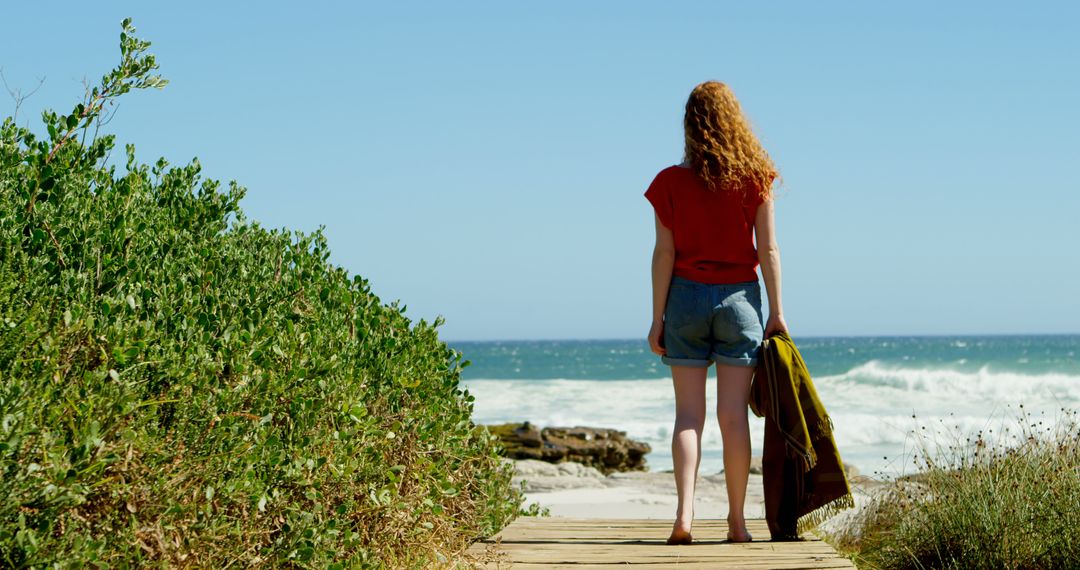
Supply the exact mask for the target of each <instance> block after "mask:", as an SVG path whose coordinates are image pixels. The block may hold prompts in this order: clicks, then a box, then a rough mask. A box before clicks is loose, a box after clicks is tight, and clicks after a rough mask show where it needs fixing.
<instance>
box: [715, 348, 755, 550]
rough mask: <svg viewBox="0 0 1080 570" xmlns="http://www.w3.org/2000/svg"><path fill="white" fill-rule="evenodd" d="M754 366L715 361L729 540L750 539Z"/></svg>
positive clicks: (717, 407) (717, 408)
mask: <svg viewBox="0 0 1080 570" xmlns="http://www.w3.org/2000/svg"><path fill="white" fill-rule="evenodd" d="M753 374H754V369H753V368H751V367H745V366H727V365H723V364H717V365H716V419H717V421H719V422H720V435H721V436H722V437H723V440H724V482H725V483H726V484H727V494H728V518H727V520H728V540H731V541H734V542H744V541H747V540H750V538H751V537H750V533H749V532H747V531H746V517H745V516H744V514H743V506H744V504H745V502H746V485H747V482H748V480H749V477H750V422H749V418H748V417H747V414H746V411H747V406H748V404H749V401H750V379H751V378H752V377H753Z"/></svg>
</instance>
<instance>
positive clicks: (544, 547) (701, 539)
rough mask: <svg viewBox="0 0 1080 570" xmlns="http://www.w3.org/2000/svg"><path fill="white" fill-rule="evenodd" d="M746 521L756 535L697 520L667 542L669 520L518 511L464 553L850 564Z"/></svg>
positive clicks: (693, 563) (689, 564) (749, 565)
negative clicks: (741, 539) (734, 539)
mask: <svg viewBox="0 0 1080 570" xmlns="http://www.w3.org/2000/svg"><path fill="white" fill-rule="evenodd" d="M747 527H748V528H749V530H750V534H751V535H753V536H754V541H753V542H748V543H728V542H725V541H724V539H725V537H726V536H727V523H726V522H725V521H723V520H710V519H706V520H701V519H699V520H697V521H694V530H693V535H694V544H691V545H688V546H668V545H666V544H664V540H665V539H667V536H668V534H669V533H670V531H671V521H669V520H661V519H574V518H563V517H519V518H518V519H517V520H515V521H514V522H513V523H511V524H510V525H509V526H507V527H506V528H505V529H503V530H502V532H500V533H499V534H497V535H495V536H494V537H491V538H489V539H487V540H484V541H481V542H478V543H476V544H474V545H473V546H472V548H470V549H469V553H470V554H471V555H475V556H476V557H477V558H478V559H481V560H484V561H485V562H484V563H483V564H481V565H480V566H479V567H481V568H526V569H535V568H573V569H574V570H583V569H586V568H611V567H613V566H635V565H636V566H641V567H643V568H656V569H660V568H710V569H714V570H723V569H727V568H732V569H734V568H740V569H742V568H746V569H766V568H777V569H795V568H799V569H803V568H807V569H809V568H855V566H854V565H853V564H852V563H851V561H850V560H848V559H847V558H843V557H841V556H840V555H839V554H837V552H836V551H835V550H833V548H832V547H831V546H829V545H828V544H826V543H825V542H822V541H821V540H820V539H818V538H816V537H814V536H813V535H807V536H806V538H807V540H804V541H799V542H769V528H768V527H767V526H766V524H765V521H764V520H762V519H754V520H749V521H747Z"/></svg>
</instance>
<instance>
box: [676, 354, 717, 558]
mask: <svg viewBox="0 0 1080 570" xmlns="http://www.w3.org/2000/svg"><path fill="white" fill-rule="evenodd" d="M708 371H709V369H708V368H692V367H688V366H672V367H671V377H672V382H673V383H674V385H675V429H674V430H673V432H672V434H671V458H672V462H673V463H674V464H675V490H676V492H677V493H678V494H679V506H678V509H677V510H676V512H675V524H674V526H673V528H672V530H671V537H670V538H668V542H669V543H689V540H690V527H691V525H692V524H693V522H694V486H695V484H696V483H697V473H698V466H699V465H700V464H701V432H702V431H703V430H704V429H705V377H706V375H707V374H708Z"/></svg>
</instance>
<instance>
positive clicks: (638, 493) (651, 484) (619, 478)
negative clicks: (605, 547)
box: [514, 459, 765, 520]
mask: <svg viewBox="0 0 1080 570" xmlns="http://www.w3.org/2000/svg"><path fill="white" fill-rule="evenodd" d="M515 471H516V473H517V475H516V477H515V478H514V482H515V484H517V482H518V481H525V497H526V500H525V505H526V506H528V505H529V504H531V503H534V502H536V503H539V504H540V506H542V507H547V508H548V509H549V510H550V513H551V515H552V516H557V517H581V518H650V519H672V520H674V518H675V509H676V505H677V503H678V495H677V494H676V492H675V477H674V475H673V474H672V473H664V472H647V471H635V472H629V473H612V474H611V475H608V476H606V477H605V476H604V475H603V474H602V473H600V472H599V471H597V470H596V469H594V468H592V467H585V466H583V465H581V464H579V463H559V464H551V463H546V462H543V461H536V460H531V459H526V460H519V461H516V462H515ZM727 513H728V499H727V487H726V486H725V483H724V475H723V474H710V475H699V476H698V481H697V486H696V491H695V493H694V517H695V518H701V519H714V518H725V517H727ZM744 513H745V515H746V517H747V518H764V516H765V498H764V495H763V491H762V486H761V476H760V475H750V481H749V485H748V488H747V496H746V502H745V504H744Z"/></svg>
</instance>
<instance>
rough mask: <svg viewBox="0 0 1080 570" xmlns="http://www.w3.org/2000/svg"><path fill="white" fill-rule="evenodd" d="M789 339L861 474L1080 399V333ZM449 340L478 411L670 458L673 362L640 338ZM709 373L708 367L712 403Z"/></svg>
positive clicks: (1045, 423)
mask: <svg viewBox="0 0 1080 570" xmlns="http://www.w3.org/2000/svg"><path fill="white" fill-rule="evenodd" d="M794 340H795V343H796V346H797V347H798V348H799V351H800V352H801V353H802V355H803V358H804V360H805V361H806V364H807V366H808V368H809V369H810V373H811V376H812V377H813V380H814V384H815V386H816V388H817V390H818V395H819V396H820V398H821V400H822V403H823V404H824V405H825V408H826V410H827V411H828V412H829V415H830V416H831V417H832V419H833V424H834V427H835V438H836V443H837V446H838V447H839V450H840V454H841V457H842V458H843V460H844V461H845V462H847V463H851V464H853V465H855V466H856V467H858V468H859V470H860V472H861V473H862V474H864V475H872V476H877V477H881V478H891V477H895V476H897V475H900V474H903V473H911V472H913V471H915V470H916V467H917V465H916V463H915V458H916V450H918V449H919V448H921V447H923V446H929V447H930V448H931V449H933V448H934V447H935V446H939V445H940V446H945V447H947V446H948V445H956V444H957V443H958V442H959V443H962V442H964V441H965V438H967V437H972V436H973V435H974V434H976V433H978V432H980V431H982V432H983V435H984V437H987V438H990V439H991V440H995V438H1000V439H997V441H1004V442H1006V443H1007V440H1008V438H1009V437H1013V438H1015V437H1016V434H1017V433H1019V432H1020V431H1021V430H1020V427H1021V423H1023V424H1024V425H1028V426H1031V429H1033V430H1036V431H1039V430H1043V431H1045V430H1048V429H1049V430H1052V429H1054V428H1055V426H1058V425H1060V422H1062V418H1063V417H1064V416H1063V414H1064V412H1063V411H1069V412H1070V413H1075V412H1076V411H1077V410H1078V409H1080V356H1078V355H1080V335H1047V336H912V337H900V336H897V337H836V338H829V337H817V338H809V337H808V338H797V337H796V338H795V339H794ZM450 345H451V346H452V347H453V348H455V349H456V350H459V351H461V352H462V353H463V354H464V356H465V358H466V359H467V360H469V361H470V362H471V365H470V366H468V367H467V368H466V369H465V370H464V371H463V375H462V376H463V377H462V384H463V387H464V388H465V389H466V390H468V392H469V393H470V394H472V395H473V396H474V397H475V403H474V406H475V407H474V416H473V420H474V421H475V422H477V423H501V422H520V421H525V420H528V421H530V422H532V423H533V424H536V425H538V426H541V427H546V426H574V425H583V426H594V427H607V428H616V429H619V430H623V431H625V432H626V433H627V435H628V436H629V437H631V438H634V439H638V440H642V441H645V442H648V443H649V444H650V445H651V446H652V452H651V453H649V455H648V456H647V457H646V459H647V460H648V463H649V468H650V469H651V470H654V471H658V470H665V469H671V467H672V464H671V429H672V425H673V422H674V393H673V391H672V386H671V382H672V380H671V374H670V369H669V368H668V367H667V366H665V365H663V364H662V363H661V362H660V359H659V357H657V356H656V355H654V354H652V353H651V352H649V350H648V346H647V345H646V343H645V341H644V340H643V339H642V340H563V341H503V342H456V343H454V342H452V343H450ZM715 383H716V377H715V375H714V374H712V373H710V375H709V380H708V390H707V394H708V395H707V402H708V404H707V405H708V408H707V409H709V410H710V413H711V414H712V413H714V412H713V411H712V410H714V409H715V402H716V391H715V390H716V385H715ZM1021 414H1024V415H1023V416H1021ZM1040 422H1041V423H1040ZM750 430H751V443H752V446H753V453H754V454H755V455H759V454H760V453H761V442H762V441H763V439H762V438H763V433H764V420H763V419H761V418H757V417H754V415H753V414H752V413H751V414H750ZM995 434H996V435H995ZM721 453H722V446H721V438H720V428H719V427H718V425H717V424H716V421H715V415H713V416H712V417H711V418H710V421H708V422H707V423H706V427H705V433H704V436H703V440H702V459H701V473H702V474H709V473H716V472H719V471H720V470H721V469H722V467H723V460H722V455H721Z"/></svg>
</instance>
